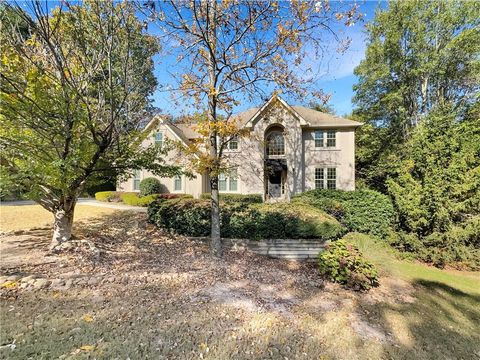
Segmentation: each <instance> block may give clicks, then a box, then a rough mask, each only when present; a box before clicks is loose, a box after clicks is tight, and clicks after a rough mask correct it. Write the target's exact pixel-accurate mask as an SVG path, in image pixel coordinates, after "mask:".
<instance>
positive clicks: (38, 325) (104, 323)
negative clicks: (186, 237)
mask: <svg viewBox="0 0 480 360" xmlns="http://www.w3.org/2000/svg"><path fill="white" fill-rule="evenodd" d="M1 311H2V321H4V322H5V324H6V326H4V327H2V329H1V331H0V333H1V344H7V343H12V342H13V341H14V340H15V343H16V349H15V350H10V349H2V350H0V356H6V357H8V358H11V359H23V358H29V357H31V358H58V357H59V356H61V355H64V354H65V355H69V354H72V353H73V354H75V355H76V357H75V358H87V357H88V358H92V357H96V358H127V357H129V358H132V359H143V358H152V359H157V358H170V359H174V358H175V359H177V358H178V359H198V358H200V357H203V358H210V359H227V358H230V359H252V358H263V359H265V358H273V359H277V358H279V359H284V358H285V357H288V358H296V357H302V356H303V357H304V355H303V353H308V354H309V355H310V358H321V357H322V356H323V355H324V354H325V349H324V346H323V344H322V341H321V340H320V339H318V338H316V337H314V336H312V334H309V333H307V332H306V331H305V330H304V329H301V328H299V327H298V326H297V325H296V324H295V323H294V322H291V321H289V320H288V319H287V320H286V319H284V318H283V317H281V316H276V315H274V314H271V313H255V312H249V311H245V310H242V309H236V308H234V307H228V306H223V305H221V304H216V303H191V302H188V301H182V299H181V298H173V297H172V293H171V291H170V289H169V288H168V287H162V286H158V285H156V286H144V287H140V288H131V289H125V288H119V287H116V288H111V289H110V290H108V291H106V290H105V291H102V292H101V293H100V292H99V293H98V294H97V295H96V296H92V294H91V293H85V292H79V293H77V294H72V293H70V294H61V295H60V296H57V297H54V296H52V294H51V293H47V292H41V293H40V294H36V295H34V294H27V295H26V296H25V297H23V298H22V300H21V303H20V304H18V303H17V304H15V307H14V308H13V309H12V311H8V310H7V309H6V308H3V307H2V310H1ZM13 320H14V321H13ZM85 346H87V347H85ZM82 347H84V349H87V350H81V348H82Z"/></svg>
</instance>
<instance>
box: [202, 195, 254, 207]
mask: <svg viewBox="0 0 480 360" xmlns="http://www.w3.org/2000/svg"><path fill="white" fill-rule="evenodd" d="M211 197H212V194H211V193H203V194H202V195H200V199H205V200H210V199H211ZM220 201H223V202H224V203H244V204H258V203H262V202H263V198H262V195H261V194H220Z"/></svg>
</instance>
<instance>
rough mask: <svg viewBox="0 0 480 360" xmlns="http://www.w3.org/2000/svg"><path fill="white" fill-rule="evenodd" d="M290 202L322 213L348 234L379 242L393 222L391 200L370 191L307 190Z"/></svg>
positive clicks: (393, 214)
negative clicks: (355, 233) (330, 216)
mask: <svg viewBox="0 0 480 360" xmlns="http://www.w3.org/2000/svg"><path fill="white" fill-rule="evenodd" d="M293 201H294V202H298V201H300V202H303V203H306V204H309V205H312V206H314V207H316V208H318V209H321V210H323V211H325V212H326V213H328V214H330V215H332V216H334V217H335V218H336V219H337V220H339V221H340V222H341V223H342V224H344V225H345V226H346V227H347V228H348V230H349V231H357V232H362V233H367V234H371V235H375V236H377V237H381V238H384V237H386V236H387V235H388V234H389V232H390V230H391V228H392V226H393V225H394V222H395V211H394V208H393V205H392V202H391V200H390V198H389V197H388V196H386V195H383V194H381V193H379V192H377V191H373V190H368V189H362V190H356V191H342V190H310V191H306V192H304V193H302V194H299V195H297V196H295V198H294V200H293Z"/></svg>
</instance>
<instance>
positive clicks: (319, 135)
mask: <svg viewBox="0 0 480 360" xmlns="http://www.w3.org/2000/svg"><path fill="white" fill-rule="evenodd" d="M314 139H315V147H317V148H318V147H336V146H337V132H336V131H335V130H327V131H325V130H315V133H314Z"/></svg>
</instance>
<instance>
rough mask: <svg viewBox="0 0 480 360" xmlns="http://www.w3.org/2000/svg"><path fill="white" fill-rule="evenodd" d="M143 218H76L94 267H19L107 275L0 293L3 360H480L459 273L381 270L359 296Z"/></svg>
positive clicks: (311, 271) (311, 270)
mask: <svg viewBox="0 0 480 360" xmlns="http://www.w3.org/2000/svg"><path fill="white" fill-rule="evenodd" d="M145 217H146V214H135V213H118V212H117V213H115V214H112V215H108V216H105V217H104V218H102V219H97V220H95V221H94V220H89V221H88V222H84V223H82V222H79V223H77V227H76V230H75V235H76V237H77V238H80V239H82V238H85V239H88V240H89V241H91V242H93V243H94V244H95V245H96V246H97V247H98V248H99V249H101V251H102V255H101V259H100V261H99V262H92V261H90V260H89V259H88V258H85V259H84V258H82V257H81V254H79V253H73V254H67V255H64V256H62V261H63V266H62V267H59V266H58V264H43V265H41V266H40V267H38V266H37V267H35V266H34V265H32V264H25V265H24V266H23V270H24V271H26V272H28V271H39V269H40V270H41V271H42V272H43V273H44V274H47V275H48V274H49V273H51V274H55V276H57V275H58V274H59V273H61V272H72V271H78V270H81V271H82V272H83V273H86V274H90V275H98V274H108V275H107V276H112V277H113V278H114V280H113V281H111V282H110V281H108V282H101V283H99V284H95V285H92V286H90V285H88V284H84V285H82V286H80V285H75V286H73V287H72V288H70V289H69V290H65V291H60V292H56V291H52V290H43V291H36V292H21V291H18V292H15V291H13V290H9V291H7V290H5V291H4V292H3V295H2V292H0V295H1V297H0V305H1V306H0V321H1V324H2V326H1V327H0V358H9V359H26V358H59V357H61V358H75V359H77V358H108V359H109V358H122V359H125V358H131V359H145V358H150V359H199V358H203V359H285V358H288V359H338V360H342V359H359V360H361V359H365V360H366V359H369V360H370V359H420V360H426V359H435V360H437V359H446V358H450V359H457V358H458V359H460V358H462V359H475V358H478V357H479V356H480V345H479V344H480V335H479V334H480V332H479V331H478V330H479V329H478V327H479V326H478V324H479V323H480V306H479V304H480V299H479V296H478V294H475V293H474V292H473V293H472V292H469V291H468V287H466V286H465V284H467V283H464V282H462V281H463V280H464V277H462V275H460V274H456V275H453V274H452V275H451V276H457V277H458V283H459V284H462V285H461V287H462V289H459V288H455V286H448V285H446V284H442V283H441V280H438V281H427V280H423V281H420V280H419V279H418V278H415V279H414V278H410V277H408V276H405V277H404V278H402V279H400V278H399V277H397V276H393V275H391V273H390V271H385V272H382V273H383V274H384V275H383V277H382V278H381V279H380V287H378V288H375V289H373V290H372V291H370V292H369V293H357V292H352V291H348V290H345V289H344V288H342V287H341V286H338V285H334V284H326V285H325V286H322V282H321V280H320V278H319V276H318V271H317V269H316V267H315V265H312V264H305V263H292V262H288V261H284V260H273V259H268V258H265V257H262V256H258V255H255V254H252V253H251V252H249V251H242V250H234V249H227V250H226V251H225V255H224V257H223V259H221V260H218V259H215V258H212V257H211V256H210V255H209V249H208V245H207V244H205V243H202V242H200V241H194V240H189V239H187V238H185V237H182V236H171V235H169V234H165V233H163V232H162V231H161V230H159V229H157V228H155V227H154V226H152V225H150V224H148V223H146V221H145ZM31 233H32V236H33V234H34V233H33V232H31ZM28 234H30V232H28ZM35 234H36V235H35V236H36V237H37V240H41V239H43V238H44V237H46V236H47V234H44V235H42V234H41V232H40V231H37V232H35ZM22 236H25V234H24V235H22ZM364 245H365V246H367V245H368V244H367V243H365V244H364ZM371 250H372V251H378V252H381V251H383V250H382V249H381V248H376V247H371ZM388 259H390V254H389V253H382V255H381V256H378V257H376V258H375V260H376V263H378V266H380V267H382V262H384V263H385V264H386V266H390V265H389V264H388V262H387V260H388ZM396 261H397V260H395V264H396ZM402 263H403V262H402ZM395 269H396V270H398V271H399V272H402V271H404V270H406V269H407V268H404V267H402V266H398V267H395ZM13 270H15V269H13ZM423 271H424V273H425V274H427V273H428V274H429V276H437V272H430V269H429V268H427V267H425V268H424V269H423ZM440 279H441V278H440ZM468 279H472V278H471V277H469V278H468ZM467 285H468V284H467ZM86 319H88V321H87V320H86ZM12 344H13V345H15V346H14V347H15V348H14V349H12Z"/></svg>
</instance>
